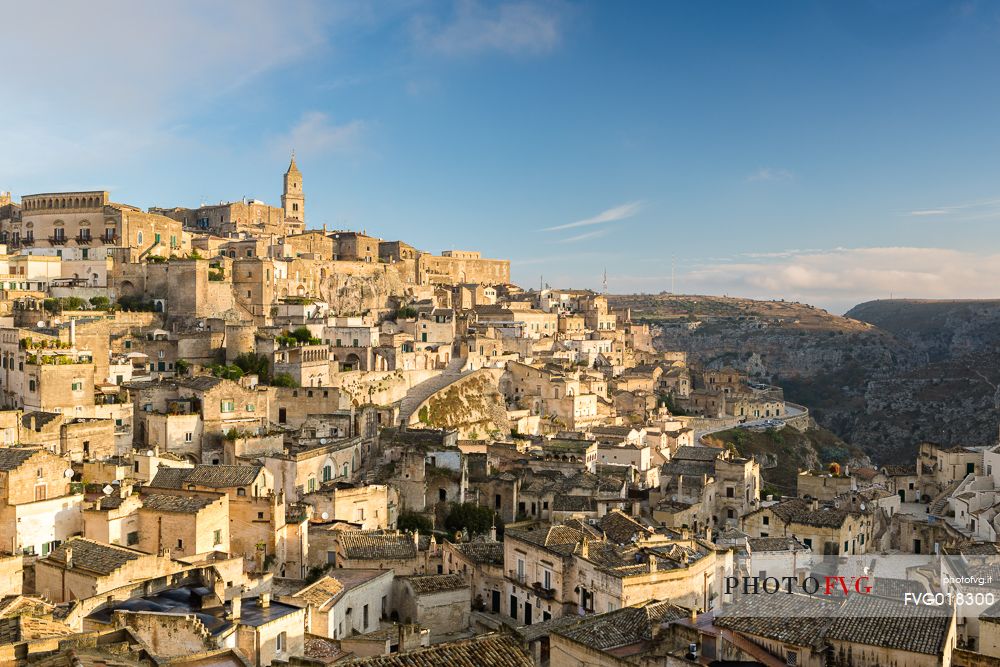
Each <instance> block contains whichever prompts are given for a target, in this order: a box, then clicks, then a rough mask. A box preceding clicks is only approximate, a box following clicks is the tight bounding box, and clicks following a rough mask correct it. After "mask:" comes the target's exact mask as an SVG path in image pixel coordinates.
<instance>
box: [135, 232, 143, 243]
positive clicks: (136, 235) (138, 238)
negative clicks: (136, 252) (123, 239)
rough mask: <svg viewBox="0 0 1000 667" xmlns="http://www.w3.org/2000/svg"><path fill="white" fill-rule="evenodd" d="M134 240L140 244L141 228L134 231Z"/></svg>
mask: <svg viewBox="0 0 1000 667" xmlns="http://www.w3.org/2000/svg"><path fill="white" fill-rule="evenodd" d="M135 242H136V243H138V244H139V245H142V230H141V229H140V230H139V231H138V232H136V233H135Z"/></svg>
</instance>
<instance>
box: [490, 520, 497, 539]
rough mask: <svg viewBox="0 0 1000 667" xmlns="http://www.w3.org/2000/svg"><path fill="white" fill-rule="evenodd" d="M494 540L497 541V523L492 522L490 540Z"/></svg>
mask: <svg viewBox="0 0 1000 667" xmlns="http://www.w3.org/2000/svg"><path fill="white" fill-rule="evenodd" d="M496 541H497V525H496V523H494V524H493V525H492V526H490V542H496Z"/></svg>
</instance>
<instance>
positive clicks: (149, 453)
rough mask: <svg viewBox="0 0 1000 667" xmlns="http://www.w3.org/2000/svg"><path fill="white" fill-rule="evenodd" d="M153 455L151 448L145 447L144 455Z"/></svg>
mask: <svg viewBox="0 0 1000 667" xmlns="http://www.w3.org/2000/svg"><path fill="white" fill-rule="evenodd" d="M153 455H154V454H153V450H152V449H147V450H146V456H153Z"/></svg>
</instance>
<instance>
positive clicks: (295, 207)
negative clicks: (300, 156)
mask: <svg viewBox="0 0 1000 667" xmlns="http://www.w3.org/2000/svg"><path fill="white" fill-rule="evenodd" d="M281 208H283V209H285V219H286V220H289V219H290V220H298V221H299V222H305V220H306V197H305V195H304V194H302V172H300V171H299V168H298V167H297V166H296V164H295V151H292V161H291V163H289V165H288V171H286V172H285V187H284V188H283V190H282V192H281Z"/></svg>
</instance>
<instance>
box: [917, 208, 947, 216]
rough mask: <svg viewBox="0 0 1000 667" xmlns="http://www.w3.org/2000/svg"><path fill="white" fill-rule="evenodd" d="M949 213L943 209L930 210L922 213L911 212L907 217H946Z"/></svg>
mask: <svg viewBox="0 0 1000 667" xmlns="http://www.w3.org/2000/svg"><path fill="white" fill-rule="evenodd" d="M947 213H948V210H947V209H943V208H928V209H924V210H922V211H910V212H909V213H907V215H912V216H924V215H946V214H947Z"/></svg>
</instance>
